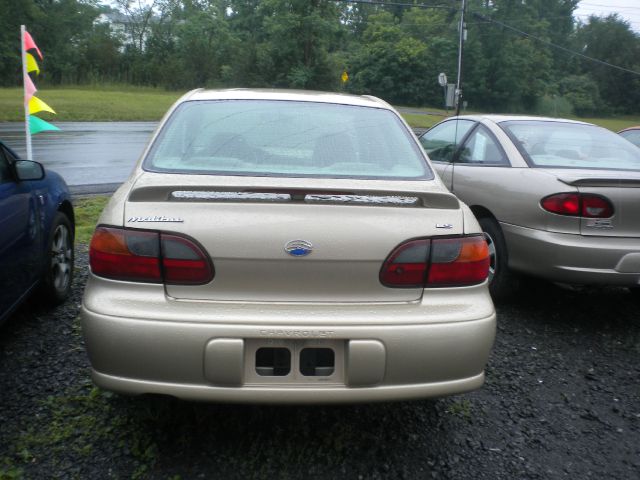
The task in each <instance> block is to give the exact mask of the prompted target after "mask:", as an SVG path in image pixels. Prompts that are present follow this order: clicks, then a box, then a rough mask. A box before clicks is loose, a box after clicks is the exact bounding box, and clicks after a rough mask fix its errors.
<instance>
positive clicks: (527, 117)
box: [458, 114, 593, 125]
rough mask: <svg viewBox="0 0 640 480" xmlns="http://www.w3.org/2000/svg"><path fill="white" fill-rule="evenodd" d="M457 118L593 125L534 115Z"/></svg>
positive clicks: (462, 116)
mask: <svg viewBox="0 0 640 480" xmlns="http://www.w3.org/2000/svg"><path fill="white" fill-rule="evenodd" d="M458 118H468V119H470V120H478V121H479V120H489V121H492V122H494V123H501V122H510V121H517V120H520V121H538V122H564V123H575V124H579V125H593V124H592V123H588V122H581V121H579V120H569V119H568V118H554V117H537V116H534V115H497V114H485V115H482V114H479V115H461V116H460V117H458Z"/></svg>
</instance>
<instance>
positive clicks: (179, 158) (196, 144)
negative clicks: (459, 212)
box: [144, 100, 433, 180]
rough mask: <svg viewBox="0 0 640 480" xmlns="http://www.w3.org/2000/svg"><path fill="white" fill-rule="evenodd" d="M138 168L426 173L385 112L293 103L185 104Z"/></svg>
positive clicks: (250, 172)
mask: <svg viewBox="0 0 640 480" xmlns="http://www.w3.org/2000/svg"><path fill="white" fill-rule="evenodd" d="M144 168H145V169H146V170H150V171H156V172H173V173H204V174H214V175H252V176H291V177H330V178H371V179H376V178H393V179H407V180H409V179H411V180H415V179H432V178H433V174H432V172H431V170H430V169H429V166H428V165H427V163H426V161H425V160H424V157H423V156H422V154H421V152H420V150H419V147H418V146H417V144H416V142H415V141H414V140H413V139H412V138H411V136H410V134H409V132H408V131H407V129H406V127H405V126H404V124H403V123H402V122H401V121H400V120H399V119H398V118H397V116H396V115H395V114H394V113H393V112H391V111H388V110H384V109H378V108H367V107H354V106H347V105H337V104H326V103H312V102H294V101H264V100H224V101H191V102H185V103H183V104H182V105H180V106H179V107H178V108H177V109H176V111H175V112H174V113H173V114H172V115H171V118H170V119H169V121H168V122H167V124H166V125H165V126H164V127H163V129H162V131H161V132H160V135H159V136H158V138H157V140H156V141H155V142H154V145H153V147H152V149H151V151H150V153H149V155H148V156H147V158H146V159H145V162H144Z"/></svg>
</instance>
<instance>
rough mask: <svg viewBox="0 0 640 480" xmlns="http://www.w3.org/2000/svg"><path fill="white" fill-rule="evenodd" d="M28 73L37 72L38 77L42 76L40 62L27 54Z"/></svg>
mask: <svg viewBox="0 0 640 480" xmlns="http://www.w3.org/2000/svg"><path fill="white" fill-rule="evenodd" d="M27 72H29V73H31V72H36V75H40V67H39V66H38V62H36V59H35V58H33V55H31V54H30V53H27Z"/></svg>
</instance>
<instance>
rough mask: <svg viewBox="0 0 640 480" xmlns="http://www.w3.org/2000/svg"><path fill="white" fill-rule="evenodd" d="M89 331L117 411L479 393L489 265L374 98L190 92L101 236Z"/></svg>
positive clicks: (115, 202)
mask: <svg viewBox="0 0 640 480" xmlns="http://www.w3.org/2000/svg"><path fill="white" fill-rule="evenodd" d="M90 266H91V274H90V275H89V280H88V283H87V287H86V291H85V295H84V299H83V305H82V324H83V330H84V335H85V339H86V345H87V350H88V353H89V358H90V361H91V365H92V367H93V379H94V382H95V383H96V384H97V385H99V386H101V387H103V388H106V389H109V390H114V391H117V392H123V393H127V394H144V393H157V394H166V395H172V396H175V397H180V398H185V399H194V400H210V401H224V402H274V403H299V402H303V403H326V402H368V401H387V400H400V399H412V398H425V397H437V396H443V395H450V394H454V393H460V392H465V391H469V390H473V389H476V388H479V387H480V386H481V385H482V383H483V381H484V368H485V364H486V362H487V358H488V356H489V353H490V350H491V347H492V345H493V341H494V335H495V311H494V307H493V304H492V301H491V297H490V295H489V292H488V288H487V275H488V267H489V250H488V246H487V244H486V241H485V239H484V236H483V235H482V231H481V229H480V226H479V224H478V222H477V221H476V219H475V218H474V216H473V214H472V213H471V211H470V210H469V209H468V208H467V207H466V206H465V205H464V204H462V203H460V202H459V200H458V199H457V198H456V197H455V196H453V195H452V194H451V193H449V192H448V191H447V189H446V188H445V187H444V185H443V184H442V182H441V181H440V179H439V178H438V177H437V175H435V174H434V173H433V170H432V168H431V166H430V164H429V161H428V158H427V157H426V155H425V154H424V152H423V151H422V149H421V148H420V146H419V143H418V141H417V139H416V138H415V137H414V136H413V134H412V133H411V130H410V129H409V127H408V126H407V125H406V124H405V123H404V121H403V120H402V119H401V117H400V116H399V115H398V113H397V112H395V111H394V110H393V109H392V108H391V107H390V106H389V105H388V104H386V103H384V102H383V101H381V100H379V99H376V98H373V97H356V96H347V95H337V94H329V93H310V92H278V91H259V90H258V91H251V90H226V91H202V90H196V91H193V92H190V93H189V94H187V95H186V96H184V97H183V98H182V99H180V100H179V101H178V102H177V103H176V104H175V105H174V106H173V107H172V108H171V110H170V111H169V113H168V114H167V116H166V117H165V118H164V120H163V121H162V122H161V125H160V126H159V128H158V131H157V132H156V133H155V135H154V137H153V139H152V141H151V143H150V145H149V147H148V148H147V149H146V151H145V152H144V154H143V155H142V158H141V160H140V162H139V164H138V165H137V167H136V169H135V171H134V172H133V173H132V175H131V177H130V178H129V180H128V181H127V182H126V183H125V184H124V185H122V187H121V188H120V189H119V190H118V191H117V192H116V193H115V195H114V196H113V198H112V199H111V201H110V202H109V204H108V206H107V207H106V209H105V210H104V212H103V214H102V216H101V217H100V220H99V225H98V227H97V228H96V231H95V233H94V236H93V238H92V241H91V247H90Z"/></svg>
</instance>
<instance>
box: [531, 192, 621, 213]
mask: <svg viewBox="0 0 640 480" xmlns="http://www.w3.org/2000/svg"><path fill="white" fill-rule="evenodd" d="M540 205H541V206H542V208H544V209H545V210H546V211H547V212H551V213H556V214H558V215H567V216H570V217H585V218H609V217H611V216H613V205H612V204H611V202H610V201H609V200H608V199H606V198H605V197H602V196H600V195H593V194H590V193H556V194H554V195H549V196H548V197H544V198H543V199H542V200H541V201H540Z"/></svg>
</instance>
